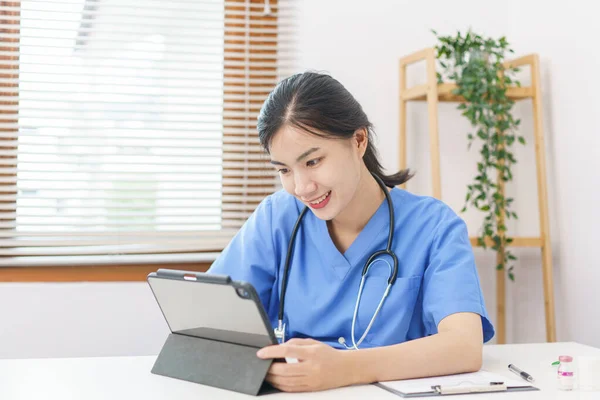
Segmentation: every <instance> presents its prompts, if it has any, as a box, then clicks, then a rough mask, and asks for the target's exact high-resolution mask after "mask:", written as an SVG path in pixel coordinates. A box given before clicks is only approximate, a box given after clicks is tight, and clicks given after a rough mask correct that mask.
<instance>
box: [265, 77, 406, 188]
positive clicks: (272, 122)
mask: <svg viewBox="0 0 600 400" xmlns="http://www.w3.org/2000/svg"><path fill="white" fill-rule="evenodd" d="M285 125H292V126H295V127H297V128H300V129H303V130H305V131H307V132H309V133H312V134H314V135H317V136H324V137H330V138H334V139H335V138H339V139H350V138H351V137H352V136H353V135H354V133H355V132H356V130H357V129H360V128H365V129H366V131H367V135H368V145H367V150H366V152H365V155H364V156H363V160H364V162H365V165H366V166H367V169H368V170H369V171H370V172H371V173H372V174H374V175H377V176H378V177H379V178H381V180H383V182H384V183H385V184H386V185H387V186H389V187H393V186H396V185H400V184H402V183H404V182H406V181H408V180H409V179H410V178H411V177H412V174H411V172H410V171H409V170H408V169H406V170H403V171H399V172H397V173H395V174H393V175H385V174H384V173H383V168H382V166H381V163H380V162H379V159H378V154H377V150H376V149H375V146H374V145H373V134H374V133H373V125H372V124H371V122H370V121H369V119H368V118H367V115H366V114H365V112H364V111H363V109H362V107H361V106H360V104H359V103H358V102H357V101H356V99H355V98H354V97H353V96H352V95H351V94H350V92H348V90H346V88H345V87H344V86H343V85H342V84H341V83H340V82H338V81H337V80H335V79H334V78H332V77H331V76H329V75H325V74H320V73H315V72H304V73H302V74H296V75H292V76H291V77H289V78H286V79H284V80H282V81H281V82H279V83H278V84H277V86H275V89H273V91H272V92H271V93H270V94H269V96H268V97H267V99H266V100H265V102H264V104H263V106H262V109H261V110H260V114H259V116H258V124H257V127H258V137H259V140H260V144H261V145H262V146H263V147H264V149H265V150H266V151H267V152H268V151H269V147H270V145H271V141H272V140H273V136H274V135H275V134H276V133H277V132H278V131H279V130H280V129H281V127H283V126H285Z"/></svg>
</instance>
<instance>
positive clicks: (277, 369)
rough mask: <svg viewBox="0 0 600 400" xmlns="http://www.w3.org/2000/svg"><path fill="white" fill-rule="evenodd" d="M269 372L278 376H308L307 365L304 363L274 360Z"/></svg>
mask: <svg viewBox="0 0 600 400" xmlns="http://www.w3.org/2000/svg"><path fill="white" fill-rule="evenodd" d="M269 373H270V374H272V375H278V376H306V366H305V364H303V363H297V364H295V363H294V364H288V363H284V362H274V363H273V364H271V368H269Z"/></svg>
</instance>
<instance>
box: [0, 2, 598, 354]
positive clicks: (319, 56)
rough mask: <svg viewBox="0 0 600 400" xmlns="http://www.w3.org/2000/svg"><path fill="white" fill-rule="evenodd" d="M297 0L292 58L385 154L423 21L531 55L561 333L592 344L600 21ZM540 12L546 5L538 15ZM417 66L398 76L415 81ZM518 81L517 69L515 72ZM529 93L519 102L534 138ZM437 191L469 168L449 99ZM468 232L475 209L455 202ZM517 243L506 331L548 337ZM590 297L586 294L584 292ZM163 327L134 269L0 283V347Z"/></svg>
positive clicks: (96, 343)
mask: <svg viewBox="0 0 600 400" xmlns="http://www.w3.org/2000/svg"><path fill="white" fill-rule="evenodd" d="M298 3H299V7H300V12H301V16H300V21H299V27H300V42H299V44H300V50H301V52H302V54H301V58H300V61H301V66H302V68H308V69H317V70H325V71H328V72H330V73H331V74H333V76H335V77H336V78H338V79H339V80H340V81H341V82H342V83H344V84H345V85H346V86H347V87H348V89H350V91H351V92H352V93H353V94H354V95H355V96H356V97H357V98H358V99H359V101H360V102H361V103H362V104H363V106H364V108H365V110H366V111H367V113H368V115H369V116H370V118H371V119H372V121H373V122H374V123H375V126H376V129H377V132H378V135H379V140H378V142H379V148H380V152H381V155H382V159H383V161H384V165H385V166H387V167H388V168H389V169H390V170H391V169H395V167H396V165H397V132H398V113H397V109H398V89H397V88H398V70H397V67H398V59H399V58H400V57H401V56H403V55H406V54H408V53H410V52H413V51H416V50H419V49H422V48H424V47H428V46H432V45H433V44H434V37H433V35H432V34H431V33H430V31H429V30H430V29H431V28H434V29H436V30H438V32H440V33H444V34H449V33H454V32H455V31H456V30H457V29H461V30H465V29H466V28H467V27H469V26H471V27H472V28H473V29H474V30H476V31H479V32H482V33H484V34H486V35H490V36H496V37H498V36H501V35H506V36H507V37H508V39H509V41H510V42H511V43H512V44H513V47H514V49H515V50H516V52H517V54H518V55H521V54H527V53H530V52H537V53H539V54H540V57H541V61H542V90H543V92H544V95H545V97H544V126H545V134H546V138H547V143H546V144H547V149H546V150H547V157H548V160H547V161H548V185H549V196H550V211H551V218H550V219H551V225H552V226H551V235H552V243H553V246H554V248H553V250H554V263H555V265H554V267H555V268H554V269H555V287H556V292H555V293H556V307H557V310H556V311H557V318H558V339H559V340H575V341H579V342H582V343H585V344H590V345H595V346H599V347H600V318H599V317H600V311H598V309H597V304H599V303H600V295H598V294H597V291H596V292H595V290H596V288H597V287H599V286H600V264H599V263H598V262H597V261H596V257H594V254H593V253H592V252H593V251H594V250H595V249H594V245H595V244H596V241H595V240H594V239H595V238H597V237H598V235H597V234H596V233H595V231H594V229H595V227H596V226H598V225H599V222H600V218H599V215H598V211H597V208H596V207H597V205H598V204H600V185H599V184H598V183H599V182H600V180H599V179H598V178H599V176H598V172H597V171H598V170H600V161H598V156H600V151H599V149H600V143H599V141H600V132H599V131H600V129H598V128H599V126H598V122H597V118H596V115H595V112H596V111H597V110H598V109H599V108H600V101H599V100H598V95H597V93H598V92H600V80H598V79H596V78H595V76H594V75H593V73H594V72H596V70H598V67H600V59H599V56H598V53H597V52H596V47H597V44H596V40H595V39H596V38H597V37H600V28H599V27H598V24H597V23H596V21H594V20H592V15H593V12H591V10H589V9H588V8H589V6H587V4H588V3H585V2H584V1H583V0H579V1H574V2H570V3H569V6H568V7H565V4H564V3H561V4H560V5H551V4H549V2H546V1H541V0H536V1H531V2H528V3H524V2H518V1H516V0H511V1H508V2H505V3H504V4H505V5H503V6H498V5H497V4H493V5H492V4H490V3H488V2H482V1H452V2H442V1H433V0H428V1H398V0H380V1H372V2H358V1H348V0H345V1H344V0H327V1H322V0H303V1H301V2H298ZM541 12H543V14H544V15H543V17H542V14H541ZM420 68H421V67H419V66H416V67H415V68H413V69H411V70H409V73H410V74H411V75H410V77H409V83H417V82H419V81H422V79H419V76H418V75H419V72H422V68H421V69H420ZM526 82H527V81H525V80H524V83H526ZM530 107H531V104H530V103H528V102H524V103H523V104H519V105H518V106H517V108H516V114H517V116H519V117H521V118H522V119H523V128H522V131H523V133H524V134H525V136H526V137H527V138H528V139H529V143H531V142H532V141H531V139H532V120H531V116H530ZM425 112H426V109H425V107H424V106H423V105H421V104H411V105H410V107H409V133H410V139H409V143H408V152H409V165H411V167H414V168H415V169H416V170H417V173H418V175H417V176H416V178H415V180H414V181H413V182H411V184H410V185H409V189H411V190H413V191H415V192H419V193H425V194H429V193H430V180H429V174H430V170H429V165H428V140H427V122H426V121H427V120H426V114H425ZM439 116H440V138H441V145H442V171H443V172H442V176H443V187H442V191H443V197H444V199H445V200H446V201H447V202H448V203H449V204H450V205H451V206H453V207H454V208H455V209H460V208H461V206H462V200H463V198H464V193H465V185H466V184H467V182H468V181H469V178H470V177H471V176H473V169H474V168H473V166H474V162H475V159H476V158H475V156H476V154H474V152H471V153H470V154H469V153H467V152H466V150H465V148H466V141H465V140H464V137H465V136H466V132H467V131H468V129H469V126H468V124H467V123H466V122H465V121H464V120H463V119H462V118H460V116H458V115H457V111H456V110H455V109H454V105H442V106H441V107H440V112H439ZM517 157H518V159H519V164H518V166H517V169H516V173H517V176H518V177H517V179H516V180H515V182H514V183H513V184H511V186H510V187H509V188H508V190H509V193H512V194H514V195H515V197H517V200H516V201H517V203H518V205H517V209H516V210H517V212H519V215H520V221H519V223H518V224H517V225H509V228H510V229H511V232H513V233H514V234H515V235H536V234H538V225H537V223H538V222H537V221H538V219H537V214H536V205H537V198H536V195H535V190H533V188H534V187H535V186H534V182H535V181H534V179H535V171H534V159H533V152H532V148H531V146H528V147H527V148H523V149H519V151H518V153H517ZM464 217H465V219H466V220H467V222H468V224H469V227H470V229H471V232H472V233H474V232H475V231H476V229H477V226H478V221H479V218H478V216H477V215H474V214H467V215H465V216H464ZM538 253H539V252H538V251H537V250H526V251H523V250H521V251H518V252H517V255H518V256H519V262H518V264H517V270H516V274H517V282H516V283H515V284H508V290H507V298H508V304H507V306H508V309H507V313H508V316H507V323H508V331H507V338H508V341H509V342H517V343H518V342H540V341H544V340H545V330H544V312H543V303H542V302H543V296H542V285H541V273H540V257H539V254H538ZM493 260H494V257H493V255H492V254H490V253H488V254H482V253H481V252H480V251H477V261H478V267H479V271H480V276H481V280H482V285H483V288H484V294H485V297H486V302H487V306H488V310H489V311H490V314H491V316H492V319H494V318H495V287H494V273H493V271H492V270H493V265H494V263H493ZM594 304H595V305H596V306H590V305H594ZM167 333H168V330H167V327H166V324H165V323H164V321H163V319H162V316H161V315H160V311H159V309H158V308H157V306H156V304H155V302H154V299H153V297H152V294H151V292H150V291H149V290H148V287H147V285H146V284H145V283H65V284H16V283H15V284H0V358H7V357H53V356H92V355H145V354H156V353H157V351H158V350H159V349H160V347H161V345H162V343H163V341H164V339H165V337H166V335H167Z"/></svg>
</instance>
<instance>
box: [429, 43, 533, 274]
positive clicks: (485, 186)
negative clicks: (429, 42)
mask: <svg viewBox="0 0 600 400" xmlns="http://www.w3.org/2000/svg"><path fill="white" fill-rule="evenodd" d="M433 33H434V34H435V35H436V37H437V39H438V41H439V43H438V44H437V45H436V47H435V49H436V53H437V59H438V62H439V65H440V66H441V73H440V72H438V73H437V76H438V82H440V83H441V82H442V81H451V82H455V83H456V85H457V89H455V90H454V92H453V93H454V94H456V95H458V96H462V97H463V98H464V100H465V101H464V102H462V103H460V104H459V106H458V109H459V110H461V112H462V115H463V116H465V117H466V118H467V119H468V120H469V121H470V122H471V125H472V129H473V131H472V132H469V133H468V134H467V139H468V148H469V149H470V148H471V146H472V145H473V144H474V143H478V144H479V154H480V156H481V158H480V159H479V161H478V162H477V175H476V176H475V177H474V179H473V181H472V183H470V184H469V185H468V186H467V193H466V197H465V205H464V207H463V209H462V212H465V211H466V210H467V208H468V207H469V206H471V207H473V208H475V209H477V210H479V211H481V212H483V213H484V219H483V224H482V227H481V230H480V235H479V237H478V238H477V241H478V244H479V245H480V246H482V247H483V248H484V249H485V248H487V247H488V246H487V244H488V243H491V244H492V246H491V248H492V249H493V250H495V251H497V252H501V253H503V254H504V257H503V258H502V260H499V261H500V262H499V263H498V264H497V266H496V268H497V269H499V270H501V269H506V270H507V272H508V276H509V279H511V280H513V281H514V272H513V269H514V261H515V260H516V259H517V258H516V257H515V255H514V254H513V253H512V252H511V251H510V250H509V245H510V243H511V242H512V241H513V239H512V238H510V237H509V236H508V235H507V233H506V225H505V224H504V222H503V220H504V218H507V219H510V218H514V219H517V218H518V216H517V213H516V212H514V211H512V210H511V205H512V203H513V201H514V199H513V198H507V197H505V195H504V194H503V186H504V183H505V182H509V181H511V180H512V179H513V172H512V166H513V165H514V164H515V163H516V162H517V160H516V158H515V156H514V153H513V144H514V143H515V141H518V142H519V143H521V144H523V145H524V144H525V138H524V137H523V136H521V135H518V134H517V127H518V126H519V123H520V120H519V119H515V118H514V117H513V115H512V108H513V105H514V101H512V100H511V99H509V98H508V96H507V89H508V87H509V86H513V85H514V86H520V83H519V81H517V80H515V79H514V78H513V77H514V73H516V72H518V69H517V68H513V67H510V68H505V67H504V60H505V54H506V53H513V50H512V49H510V48H509V43H508V42H507V41H506V39H505V38H504V37H502V38H500V39H498V40H495V39H492V38H483V37H481V36H480V35H477V34H474V33H473V32H471V31H469V32H467V33H466V34H465V35H464V36H463V35H461V33H460V31H459V32H458V33H457V35H456V36H441V35H438V34H437V32H436V31H433Z"/></svg>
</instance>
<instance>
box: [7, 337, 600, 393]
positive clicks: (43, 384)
mask: <svg viewBox="0 0 600 400" xmlns="http://www.w3.org/2000/svg"><path fill="white" fill-rule="evenodd" d="M561 354H568V355H572V356H575V357H576V356H580V355H595V356H600V349H597V348H594V347H589V346H585V345H581V344H577V343H571V342H567V343H543V344H517V345H486V346H484V365H483V368H484V369H486V370H488V371H491V372H496V373H500V374H502V375H505V376H507V377H510V378H514V377H515V376H516V375H514V374H512V373H511V372H509V371H508V369H507V366H508V364H509V363H513V364H515V365H517V366H518V367H520V368H521V369H523V370H525V371H527V372H529V373H530V374H531V375H532V376H533V377H534V378H535V380H536V382H535V384H536V386H537V387H539V388H540V389H541V390H540V391H536V392H513V393H490V394H477V395H460V396H451V397H452V400H455V399H456V400H459V399H471V400H476V399H480V400H486V399H488V400H489V399H492V400H502V399H505V398H506V399H508V398H510V399H532V400H536V399H544V400H547V399H578V400H588V399H589V400H592V399H596V400H597V399H600V392H580V391H573V392H564V391H559V390H557V389H556V380H555V378H556V375H555V374H556V372H555V371H556V370H555V367H551V366H550V364H551V363H552V362H553V361H555V360H557V358H558V356H559V355H561ZM155 358H156V357H155V356H146V357H92V358H52V359H20V360H0V399H7V400H8V399H10V400H21V399H26V400H29V399H48V400H59V399H60V400H65V399H86V400H88V399H89V400H92V399H115V400H121V399H123V400H124V399H128V400H129V399H136V398H144V400H158V399H161V400H162V399H177V400H188V399H189V400H198V399H213V398H219V399H227V400H230V399H231V400H236V399H246V400H247V399H251V398H254V397H253V396H247V395H243V394H239V393H235V392H230V391H226V390H221V389H216V388H212V387H209V386H203V385H198V384H194V383H190V382H185V381H180V380H176V379H171V378H166V377H163V376H158V375H153V374H151V373H150V369H151V368H152V365H153V364H154V360H155ZM262 398H268V399H269V400H278V399H284V398H288V399H289V398H292V399H338V398H340V399H348V400H352V399H361V400H362V399H365V398H368V399H369V400H378V399H381V400H386V399H388V400H393V399H396V400H397V399H399V398H400V397H398V396H396V395H393V394H391V393H388V392H386V391H385V390H383V389H380V388H378V387H375V386H373V385H364V386H353V387H346V388H340V389H335V390H329V391H324V392H317V393H298V394H288V393H277V394H272V395H268V396H266V397H264V396H263V397H262Z"/></svg>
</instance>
